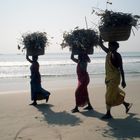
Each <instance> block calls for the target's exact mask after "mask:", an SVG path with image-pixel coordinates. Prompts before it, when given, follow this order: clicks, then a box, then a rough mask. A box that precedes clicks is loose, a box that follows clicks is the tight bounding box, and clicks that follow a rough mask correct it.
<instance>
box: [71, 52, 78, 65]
mask: <svg viewBox="0 0 140 140" xmlns="http://www.w3.org/2000/svg"><path fill="white" fill-rule="evenodd" d="M71 59H72V60H73V61H74V62H75V63H78V59H76V58H74V54H73V53H72V54H71Z"/></svg>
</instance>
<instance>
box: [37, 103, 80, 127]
mask: <svg viewBox="0 0 140 140" xmlns="http://www.w3.org/2000/svg"><path fill="white" fill-rule="evenodd" d="M35 107H36V108H37V109H38V110H39V111H40V112H41V113H42V114H43V115H44V118H43V120H44V121H46V122H47V123H48V124H51V125H70V126H75V125H79V124H80V123H81V122H82V121H81V120H80V119H79V118H78V117H76V116H74V115H71V114H69V113H68V112H66V111H63V112H54V111H53V110H52V109H51V108H52V107H53V105H51V104H40V105H37V106H35Z"/></svg>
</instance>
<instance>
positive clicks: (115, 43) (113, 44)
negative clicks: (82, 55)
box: [108, 41, 119, 49]
mask: <svg viewBox="0 0 140 140" xmlns="http://www.w3.org/2000/svg"><path fill="white" fill-rule="evenodd" d="M108 45H109V46H114V47H116V48H117V49H118V48H119V43H118V42H116V41H113V42H109V43H108Z"/></svg>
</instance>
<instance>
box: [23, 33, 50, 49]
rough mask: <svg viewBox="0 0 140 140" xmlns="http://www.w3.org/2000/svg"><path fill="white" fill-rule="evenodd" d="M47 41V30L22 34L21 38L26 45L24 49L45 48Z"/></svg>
mask: <svg viewBox="0 0 140 140" xmlns="http://www.w3.org/2000/svg"><path fill="white" fill-rule="evenodd" d="M47 41H48V39H47V37H46V32H34V33H26V34H24V35H22V39H21V43H22V45H23V46H24V48H23V49H28V48H32V49H36V48H37V49H44V47H45V46H46V43H47Z"/></svg>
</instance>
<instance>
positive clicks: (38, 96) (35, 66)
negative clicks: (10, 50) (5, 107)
mask: <svg viewBox="0 0 140 140" xmlns="http://www.w3.org/2000/svg"><path fill="white" fill-rule="evenodd" d="M26 59H27V60H28V61H29V62H30V63H31V67H30V70H31V76H30V78H31V82H30V84H31V100H32V101H33V103H31V104H30V105H37V100H43V99H45V100H46V102H48V99H49V96H50V93H49V92H48V91H46V90H44V89H43V88H42V87H41V76H40V72H39V63H38V56H32V60H31V59H30V58H29V56H27V55H26Z"/></svg>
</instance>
